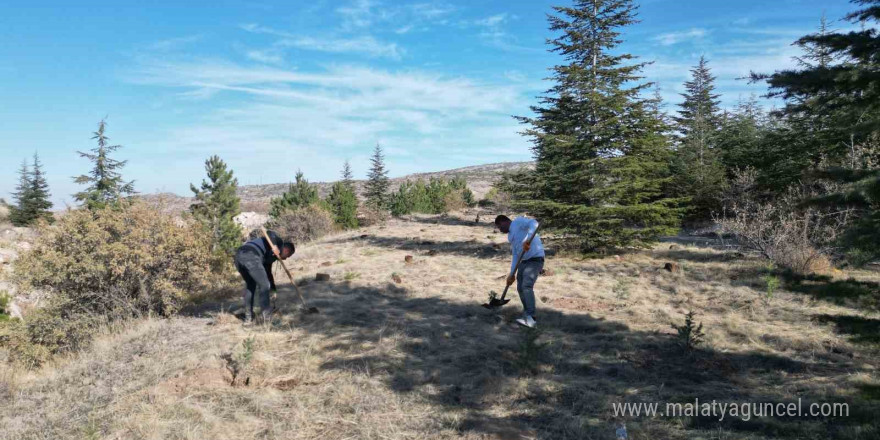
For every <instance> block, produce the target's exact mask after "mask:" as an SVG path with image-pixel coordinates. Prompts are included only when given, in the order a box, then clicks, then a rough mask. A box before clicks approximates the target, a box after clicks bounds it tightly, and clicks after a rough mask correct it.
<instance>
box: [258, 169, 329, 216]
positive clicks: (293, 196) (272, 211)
mask: <svg viewBox="0 0 880 440" xmlns="http://www.w3.org/2000/svg"><path fill="white" fill-rule="evenodd" d="M318 200H319V198H318V189H317V188H315V186H314V185H312V184H310V183H309V181H308V180H306V178H305V176H303V173H302V171H297V172H296V182H295V183H291V184H290V185H288V187H287V191H286V192H285V193H284V194H282V195H281V196H280V197H275V198H273V199H272V200H271V201H270V207H269V216H271V217H272V218H278V217H280V216H281V215H282V214H284V213H285V212H286V211H292V210H295V209H300V208H304V207H306V206H309V205H312V204H314V203H317V202H318Z"/></svg>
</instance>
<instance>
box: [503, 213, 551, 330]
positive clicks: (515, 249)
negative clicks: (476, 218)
mask: <svg viewBox="0 0 880 440" xmlns="http://www.w3.org/2000/svg"><path fill="white" fill-rule="evenodd" d="M495 226H496V227H497V228H498V230H499V231H501V232H504V233H506V234H507V241H509V242H510V251H511V253H512V254H513V260H512V261H511V262H510V272H508V275H507V285H508V286H510V285H511V284H513V282H514V281H516V282H517V283H516V291H517V293H519V300H520V301H521V302H522V305H523V317H522V318H519V319H517V320H516V322H517V324H520V325H522V326H525V327H529V328H534V327H535V326H537V325H538V323H537V321H535V282H536V281H537V280H538V275H539V274H540V273H541V270H542V269H543V268H544V244H543V243H542V242H541V237H540V236H539V235H537V234H536V231H537V230H538V221H537V220H535V219H531V218H527V217H517V218H516V219H514V220H510V218H509V217H507V216H505V215H499V216H498V217H496V218H495ZM532 234H535V237H534V238H533V239H532V241H531V243H529V242H528V240H529V237H531V236H532ZM523 252H524V254H523V255H522V262H521V263H520V264H519V270H518V271H516V262H517V260H519V256H520V254H522V253H523ZM514 271H516V272H514Z"/></svg>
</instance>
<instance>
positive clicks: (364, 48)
mask: <svg viewBox="0 0 880 440" xmlns="http://www.w3.org/2000/svg"><path fill="white" fill-rule="evenodd" d="M239 27H240V28H241V29H244V30H245V31H248V32H251V33H255V34H267V35H274V36H276V37H281V38H280V39H279V40H278V41H276V42H275V43H274V49H276V50H277V48H279V47H282V48H283V47H296V48H299V49H306V50H314V51H320V52H331V53H359V54H363V55H366V56H370V57H382V58H391V59H400V58H401V56H402V55H403V54H404V50H403V49H402V48H400V47H399V46H398V45H397V43H386V42H383V41H379V40H378V39H376V38H375V37H373V36H371V35H363V36H358V37H326V38H316V37H310V36H299V35H296V34H293V33H290V32H285V31H280V30H277V29H273V28H270V27H266V26H261V25H259V24H256V23H247V24H243V25H240V26H239ZM264 52H267V53H272V51H264ZM264 55H265V53H264ZM252 59H255V60H257V61H260V60H259V59H256V58H252ZM261 62H262V61H261Z"/></svg>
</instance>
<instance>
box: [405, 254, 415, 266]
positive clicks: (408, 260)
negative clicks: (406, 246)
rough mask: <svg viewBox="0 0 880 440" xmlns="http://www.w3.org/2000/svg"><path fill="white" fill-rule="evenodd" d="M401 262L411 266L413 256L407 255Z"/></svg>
mask: <svg viewBox="0 0 880 440" xmlns="http://www.w3.org/2000/svg"><path fill="white" fill-rule="evenodd" d="M403 261H405V262H406V263H407V264H412V262H413V256H412V255H407V256H405V257H403Z"/></svg>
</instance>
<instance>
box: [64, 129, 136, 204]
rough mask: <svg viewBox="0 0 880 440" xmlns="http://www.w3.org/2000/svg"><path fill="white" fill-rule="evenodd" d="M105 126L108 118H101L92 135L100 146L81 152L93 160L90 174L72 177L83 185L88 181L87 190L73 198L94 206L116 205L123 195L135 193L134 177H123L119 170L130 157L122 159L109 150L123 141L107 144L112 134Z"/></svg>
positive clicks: (81, 154) (112, 150) (115, 148)
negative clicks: (106, 132)
mask: <svg viewBox="0 0 880 440" xmlns="http://www.w3.org/2000/svg"><path fill="white" fill-rule="evenodd" d="M106 128H107V123H106V121H104V120H101V122H99V123H98V131H96V132H94V136H93V137H92V139H95V140H97V142H98V146H97V147H96V148H93V149H92V150H91V153H83V152H81V151H80V152H78V153H79V155H80V157H85V158H86V159H88V160H89V161H91V162H92V163H93V166H92V170H91V171H90V172H89V174H83V175H81V176H79V177H75V178H74V179H73V181H74V182H76V183H78V184H80V185H88V186H87V187H86V189H85V190H83V191H80V192H78V193H76V194H74V198H75V199H76V201H77V202H81V203H83V204H84V205H85V206H86V207H87V208H88V209H91V210H95V209H101V208H104V207H106V206H108V205H114V204H116V203H118V202H119V201H121V200H122V198H123V197H124V196H128V195H132V194H134V193H135V191H134V181H129V182H126V181H124V180H123V179H122V175H121V174H120V173H119V171H118V170H120V169H122V168H123V167H125V164H126V162H127V161H124V160H123V161H119V160H115V159H112V158H111V157H110V154H111V153H113V152H114V151H116V150H118V149H120V148H122V145H108V144H107V141H108V140H110V138H108V137H107V136H106V135H105V134H104V132H105V130H106Z"/></svg>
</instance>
